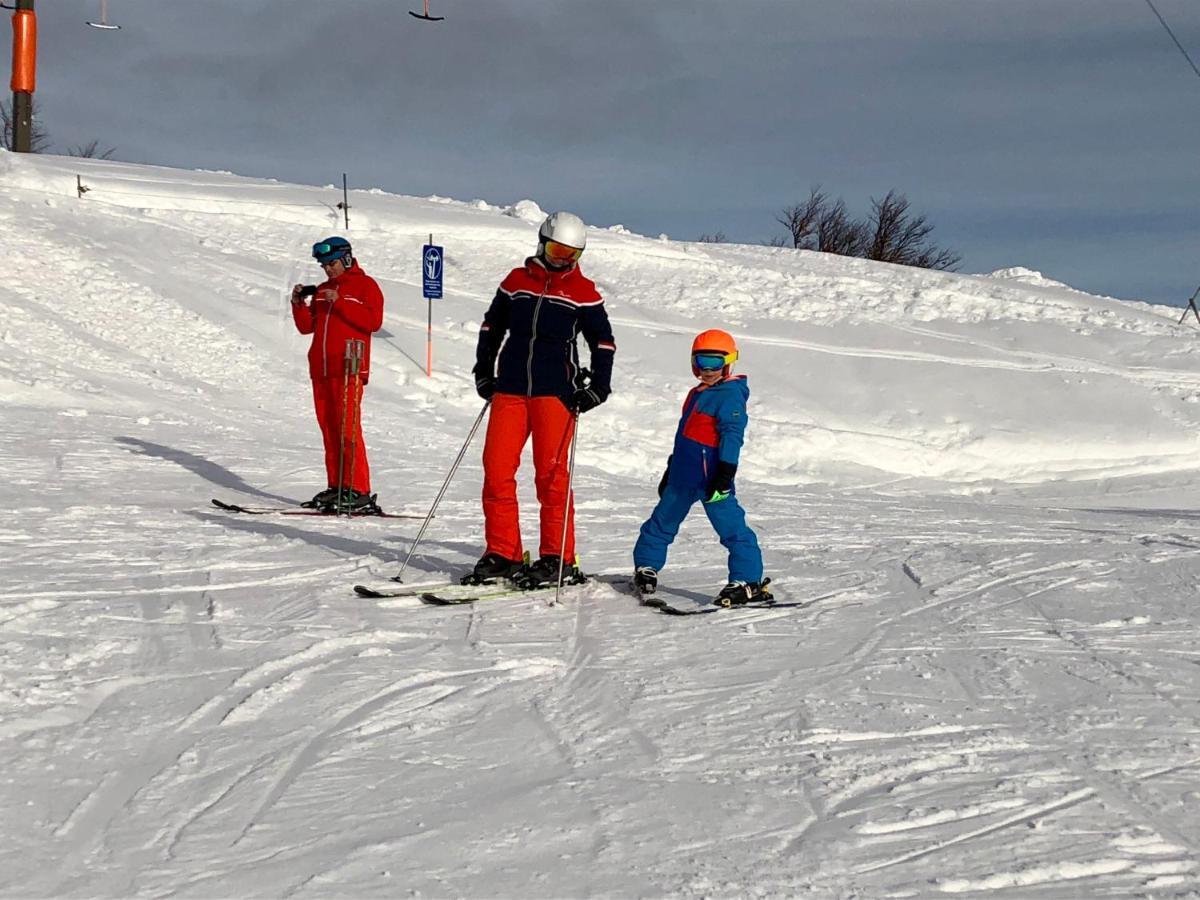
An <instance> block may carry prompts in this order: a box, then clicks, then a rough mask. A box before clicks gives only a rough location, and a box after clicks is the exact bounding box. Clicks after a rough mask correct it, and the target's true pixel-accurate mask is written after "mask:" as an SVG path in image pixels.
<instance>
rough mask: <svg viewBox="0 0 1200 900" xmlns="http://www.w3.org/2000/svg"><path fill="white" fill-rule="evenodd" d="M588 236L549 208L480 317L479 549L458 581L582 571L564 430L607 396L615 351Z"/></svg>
mask: <svg viewBox="0 0 1200 900" xmlns="http://www.w3.org/2000/svg"><path fill="white" fill-rule="evenodd" d="M586 243H587V229H586V227H585V226H584V224H583V221H582V220H581V219H580V218H579V217H578V216H576V215H573V214H571V213H568V212H557V213H554V214H552V215H550V216H549V217H547V219H546V221H545V222H543V223H542V226H541V228H540V229H539V231H538V249H537V254H536V255H535V256H531V257H529V258H528V259H526V260H525V264H524V265H523V266H520V267H518V268H516V269H513V270H512V271H511V272H510V273H509V274H508V277H506V278H505V279H504V281H503V282H501V284H500V288H499V290H497V291H496V296H495V297H494V298H493V300H492V304H491V306H490V307H489V308H488V311H487V314H486V315H485V316H484V318H483V324H482V325H481V326H480V329H479V343H478V346H477V348H476V353H475V369H474V374H475V388H476V390H477V391H478V392H479V396H480V397H482V398H483V399H485V400H490V401H491V410H490V413H489V415H488V426H487V438H486V439H485V441H484V447H483V513H484V531H485V537H486V539H487V548H486V550H485V551H484V554H483V557H482V558H481V559H480V560H479V562H478V563H476V565H475V568H474V570H473V571H472V572H471V573H470V574H469V575H467V576H466V578H465V579H464V581H467V582H473V583H482V582H490V581H494V580H496V579H497V578H512V579H513V580H514V581H516V582H517V583H518V584H520V585H522V586H524V587H538V586H541V585H544V584H546V583H550V584H555V583H557V581H558V577H559V571H560V569H561V571H562V580H563V583H573V582H578V581H581V580H582V578H583V576H582V575H581V573H580V572H579V568H578V565H577V561H576V554H575V528H574V504H573V503H572V502H571V500H570V498H569V497H568V496H567V493H568V492H567V481H568V463H569V456H570V449H571V438H572V436H573V435H574V433H575V424H576V419H577V418H578V416H579V414H580V413H585V412H587V411H588V410H590V409H594V408H595V407H597V406H599V405H600V404H601V403H603V402H604V401H605V400H606V399H607V398H608V395H609V392H610V390H611V379H612V367H613V354H614V352H615V351H616V345H615V344H614V342H613V334H612V328H611V327H610V326H609V323H608V314H607V313H606V312H605V311H604V298H602V297H601V296H600V293H599V291H597V290H596V285H595V284H593V283H592V282H591V281H590V280H589V279H588V278H586V277H585V276H584V275H583V273H582V272H580V271H579V258H580V256H582V255H583V248H584V246H585V244H586ZM580 335H582V336H583V338H584V340H585V341H586V342H587V345H588V350H589V351H590V356H591V359H590V363H591V372H590V373H588V372H587V370H585V369H583V368H582V367H581V366H580V363H579V351H578V347H577V344H576V340H577V338H578V337H579V336H580ZM531 436H532V438H533V465H534V469H535V470H536V475H535V479H534V480H535V485H536V487H537V498H538V503H539V504H540V506H541V516H540V525H541V529H540V531H541V534H540V539H539V543H538V552H539V557H538V559H537V561H536V562H534V563H533V564H532V565H529V566H526V565H525V564H524V556H525V551H524V547H523V545H522V542H521V528H520V521H519V515H518V508H517V480H516V475H517V468H518V467H519V466H520V463H521V453H522V452H523V450H524V447H525V444H526V443H527V442H528V441H529V439H530V437H531ZM564 514H565V515H566V523H565V526H564V522H563V516H564ZM564 536H565V540H564Z"/></svg>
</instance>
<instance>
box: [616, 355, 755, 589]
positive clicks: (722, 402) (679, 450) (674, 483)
mask: <svg viewBox="0 0 1200 900" xmlns="http://www.w3.org/2000/svg"><path fill="white" fill-rule="evenodd" d="M749 397H750V387H749V385H747V383H746V377H745V376H744V375H738V376H734V377H732V378H726V379H724V380H722V381H718V382H717V383H716V384H714V385H712V386H711V387H708V386H705V385H703V384H701V385H697V386H696V387H694V388H692V390H691V391H690V392H689V393H688V395H687V399H686V400H684V401H683V415H682V416H681V417H680V420H679V428H678V429H677V430H676V432H675V446H674V450H673V452H672V454H671V460H670V462H669V463H668V466H667V483H666V487H665V488H664V490H663V494H662V497H661V498H660V499H659V501H658V505H657V506H655V507H654V512H652V513H651V514H650V518H649V519H647V520H646V522H645V523H644V524H643V525H642V530H641V534H640V535H639V537H638V540H637V544H635V545H634V548H633V564H634V566H635V567H641V566H650V567H651V568H653V569H655V570H658V569H661V568H662V567H663V565H665V564H666V561H667V548H668V547H670V546H671V542H672V541H673V540H675V535H677V534H678V533H679V526H680V525H681V524H682V523H683V520H684V519H685V518H687V514H688V511H689V510H690V509H691V508H692V505H693V504H694V503H695V502H696V501H697V500H703V499H704V497H705V495H706V492H705V488H706V487H707V486H708V484H709V480H710V479H711V478H712V477H713V474H714V473H715V471H716V466H717V463H718V462H723V463H730V464H732V465H735V466H736V465H737V462H738V456H739V455H740V453H741V450H742V436H743V434H744V433H745V431H746V401H747V399H749ZM704 512H705V513H706V514H707V515H708V521H709V522H711V523H712V527H713V528H714V529H715V530H716V532H717V535H718V536H719V537H720V538H721V545H722V546H723V547H724V548H725V549H726V550H728V551H729V580H730V581H746V582H756V583H757V582H761V581H762V575H763V562H762V552H761V551H760V550H759V549H758V538H757V537H755V535H754V532H753V531H751V530H750V527H749V526H748V525H747V524H746V513H745V510H743V509H742V506H741V504H740V503H738V500H737V495H736V488H734V491H733V492H732V493H731V494H730V496H729V497H728V498H727V499H725V500H718V501H717V502H716V503H705V504H704Z"/></svg>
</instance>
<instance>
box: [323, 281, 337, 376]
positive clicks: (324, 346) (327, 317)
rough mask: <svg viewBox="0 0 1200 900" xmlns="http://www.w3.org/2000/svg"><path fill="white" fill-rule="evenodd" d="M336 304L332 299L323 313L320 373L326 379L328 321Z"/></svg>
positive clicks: (327, 373) (327, 374) (327, 372)
mask: <svg viewBox="0 0 1200 900" xmlns="http://www.w3.org/2000/svg"><path fill="white" fill-rule="evenodd" d="M334 303H337V298H336V297H334V298H333V303H330V304H329V309H328V310H327V311H326V312H325V327H324V328H323V329H321V372H322V373H323V374H324V376H325V377H326V378H328V377H329V352H328V351H329V320H330V319H331V318H333V304H334Z"/></svg>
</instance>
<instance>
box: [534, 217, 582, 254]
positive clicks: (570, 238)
mask: <svg viewBox="0 0 1200 900" xmlns="http://www.w3.org/2000/svg"><path fill="white" fill-rule="evenodd" d="M546 241H554V242H555V243H558V244H566V245H567V246H568V247H574V248H575V249H576V250H582V249H583V248H584V247H586V246H587V226H586V225H584V224H583V219H581V218H579V216H577V215H575V213H569V212H556V213H550V215H548V216H546V221H545V222H543V223H542V227H541V228H539V229H538V253H539V254H540V253H541V251H542V248H543V247H544V245H545V243H546Z"/></svg>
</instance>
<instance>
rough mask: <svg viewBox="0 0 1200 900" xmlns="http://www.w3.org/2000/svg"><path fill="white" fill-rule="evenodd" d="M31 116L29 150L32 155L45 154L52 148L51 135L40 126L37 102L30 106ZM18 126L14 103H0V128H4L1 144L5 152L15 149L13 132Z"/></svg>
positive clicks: (0, 139)
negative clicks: (13, 107)
mask: <svg viewBox="0 0 1200 900" xmlns="http://www.w3.org/2000/svg"><path fill="white" fill-rule="evenodd" d="M30 114H31V119H32V125H31V128H30V131H29V150H30V152H32V153H45V152H46V149H47V148H48V147H49V146H50V135H48V134H46V132H45V130H44V129H43V128H42V127H41V126H40V125H39V124H38V120H37V101H33V102H32V103H31V104H30ZM15 125H16V117H15V116H14V115H13V109H12V101H11V100H4V101H0V127H2V128H3V134H2V135H0V144H2V145H3V147H4V149H5V150H11V149H13V144H14V143H15V136H14V134H13V131H14V129H15Z"/></svg>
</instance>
